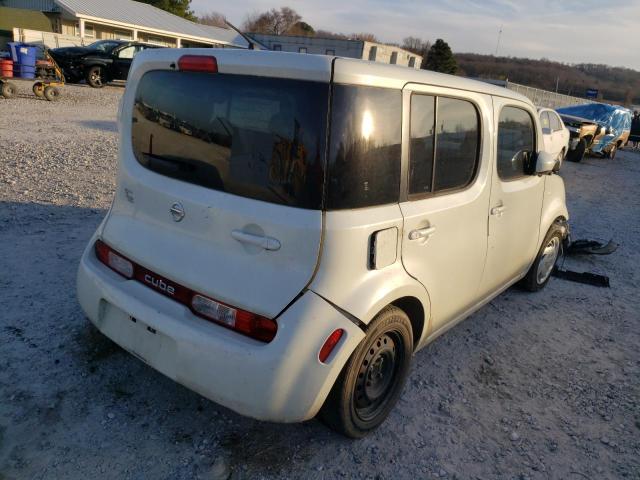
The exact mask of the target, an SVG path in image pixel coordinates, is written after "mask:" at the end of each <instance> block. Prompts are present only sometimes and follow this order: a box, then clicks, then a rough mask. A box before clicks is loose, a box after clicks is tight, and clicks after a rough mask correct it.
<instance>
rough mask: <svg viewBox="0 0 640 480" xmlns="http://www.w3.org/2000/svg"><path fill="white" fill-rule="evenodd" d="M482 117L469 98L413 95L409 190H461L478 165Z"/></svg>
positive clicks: (421, 191)
mask: <svg viewBox="0 0 640 480" xmlns="http://www.w3.org/2000/svg"><path fill="white" fill-rule="evenodd" d="M479 145H480V117H479V115H478V111H477V109H476V107H475V106H474V105H473V104H472V103H471V102H468V101H466V100H459V99H455V98H447V97H437V98H436V97H433V96H428V95H419V94H414V95H412V97H411V143H410V155H409V194H410V195H421V194H425V193H428V192H436V193H437V192H442V191H448V190H458V189H461V188H464V187H466V186H467V185H469V184H470V183H471V182H472V180H473V178H474V176H475V172H476V170H477V167H478V156H479V155H478V153H479Z"/></svg>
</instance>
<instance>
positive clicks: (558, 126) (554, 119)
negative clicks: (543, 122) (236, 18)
mask: <svg viewBox="0 0 640 480" xmlns="http://www.w3.org/2000/svg"><path fill="white" fill-rule="evenodd" d="M549 120H551V129H552V130H553V131H554V132H557V131H558V130H562V123H560V118H559V117H558V116H557V115H556V114H555V113H549Z"/></svg>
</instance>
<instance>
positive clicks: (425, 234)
mask: <svg viewBox="0 0 640 480" xmlns="http://www.w3.org/2000/svg"><path fill="white" fill-rule="evenodd" d="M434 233H436V227H425V228H418V229H416V230H411V231H410V232H409V240H420V239H421V238H429V237H430V236H431V235H433V234H434Z"/></svg>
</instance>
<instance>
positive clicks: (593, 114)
mask: <svg viewBox="0 0 640 480" xmlns="http://www.w3.org/2000/svg"><path fill="white" fill-rule="evenodd" d="M557 112H558V113H560V114H563V113H564V114H566V115H573V116H575V117H582V118H585V119H587V120H591V121H593V122H596V123H597V124H598V125H601V126H603V127H606V128H607V130H608V132H607V135H605V136H604V137H603V138H602V140H601V141H600V143H598V144H594V145H593V146H592V147H591V151H592V152H594V153H603V152H606V151H608V147H610V146H611V145H612V144H614V143H615V142H616V141H617V140H618V138H620V136H621V135H622V134H624V133H625V132H629V131H630V130H631V112H630V111H629V110H627V109H626V108H624V107H618V106H614V105H605V104H604V103H587V104H585V105H574V106H572V107H564V108H558V109H557Z"/></svg>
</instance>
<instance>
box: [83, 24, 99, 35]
mask: <svg viewBox="0 0 640 480" xmlns="http://www.w3.org/2000/svg"><path fill="white" fill-rule="evenodd" d="M84 36H85V37H87V38H96V30H95V28H94V27H93V25H87V24H85V26H84Z"/></svg>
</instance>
